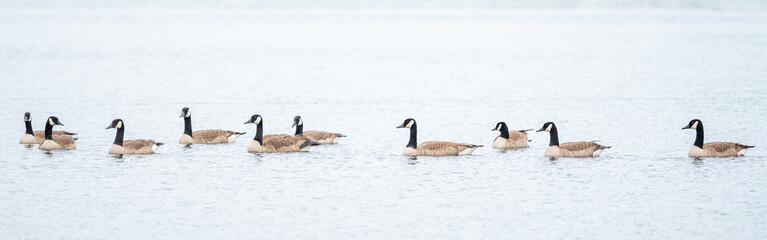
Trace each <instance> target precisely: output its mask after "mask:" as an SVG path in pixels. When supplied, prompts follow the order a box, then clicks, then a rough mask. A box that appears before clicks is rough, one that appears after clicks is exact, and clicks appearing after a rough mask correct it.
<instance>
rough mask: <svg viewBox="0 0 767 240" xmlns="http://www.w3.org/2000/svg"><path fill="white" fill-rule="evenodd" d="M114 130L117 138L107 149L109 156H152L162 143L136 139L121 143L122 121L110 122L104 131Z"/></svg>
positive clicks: (123, 131) (123, 127)
mask: <svg viewBox="0 0 767 240" xmlns="http://www.w3.org/2000/svg"><path fill="white" fill-rule="evenodd" d="M110 128H116V129H117V136H115V141H114V142H113V143H112V146H111V147H109V154H117V155H122V154H154V153H155V151H157V148H158V147H160V146H162V145H163V144H164V143H161V142H155V141H153V140H148V139H136V140H125V141H123V135H124V134H125V124H123V120H122V119H119V118H118V119H115V120H112V123H111V124H109V126H107V128H106V129H110Z"/></svg>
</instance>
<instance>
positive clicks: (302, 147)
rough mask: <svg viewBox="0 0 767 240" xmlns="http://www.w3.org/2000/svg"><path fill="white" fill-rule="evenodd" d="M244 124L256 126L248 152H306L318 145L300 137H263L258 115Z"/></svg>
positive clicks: (286, 135) (276, 135)
mask: <svg viewBox="0 0 767 240" xmlns="http://www.w3.org/2000/svg"><path fill="white" fill-rule="evenodd" d="M245 124H256V136H255V137H254V138H253V141H251V142H250V145H248V152H252V153H272V152H308V151H309V148H311V147H312V146H316V145H319V143H317V142H315V141H312V140H311V139H309V138H307V137H305V136H301V135H298V136H292V135H288V134H275V135H266V136H264V121H263V119H262V118H261V115H258V114H255V115H253V116H251V117H250V119H248V121H246V122H245Z"/></svg>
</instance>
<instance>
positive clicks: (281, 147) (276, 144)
mask: <svg viewBox="0 0 767 240" xmlns="http://www.w3.org/2000/svg"><path fill="white" fill-rule="evenodd" d="M263 141H264V144H261V143H259V142H258V141H257V140H253V141H251V142H250V145H248V152H251V153H275V152H301V151H308V148H306V147H305V146H308V145H309V144H308V143H310V142H312V140H311V139H309V138H307V137H305V136H293V135H287V134H271V135H266V136H264V138H263ZM302 146H303V147H302Z"/></svg>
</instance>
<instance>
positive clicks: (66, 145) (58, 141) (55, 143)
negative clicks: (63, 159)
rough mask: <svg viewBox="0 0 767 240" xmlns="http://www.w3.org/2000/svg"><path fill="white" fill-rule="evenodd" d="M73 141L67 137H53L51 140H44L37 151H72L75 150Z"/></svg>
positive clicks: (70, 137)
mask: <svg viewBox="0 0 767 240" xmlns="http://www.w3.org/2000/svg"><path fill="white" fill-rule="evenodd" d="M76 148H77V146H76V145H75V139H74V138H72V136H69V135H61V136H53V139H44V140H43V142H41V143H40V146H38V147H37V149H40V150H44V151H51V150H72V149H76Z"/></svg>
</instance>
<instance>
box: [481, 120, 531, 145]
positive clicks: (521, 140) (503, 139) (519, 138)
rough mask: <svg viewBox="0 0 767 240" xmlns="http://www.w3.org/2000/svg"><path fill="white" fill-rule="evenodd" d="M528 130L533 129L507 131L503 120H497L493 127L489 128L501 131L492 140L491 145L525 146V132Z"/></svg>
mask: <svg viewBox="0 0 767 240" xmlns="http://www.w3.org/2000/svg"><path fill="white" fill-rule="evenodd" d="M530 130H533V129H525V130H514V131H509V128H508V127H506V123H505V122H498V123H497V124H495V128H493V130H490V131H500V132H501V135H499V136H498V137H495V140H493V147H494V148H500V149H513V148H526V147H527V142H528V140H527V133H526V132H527V131H530Z"/></svg>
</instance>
